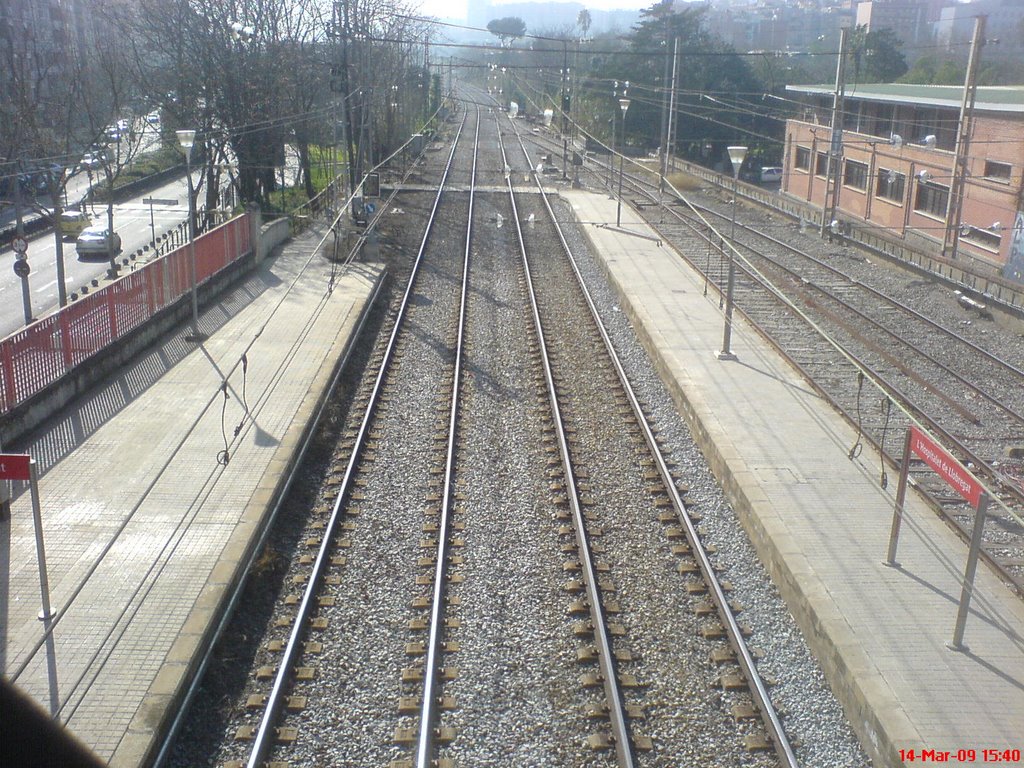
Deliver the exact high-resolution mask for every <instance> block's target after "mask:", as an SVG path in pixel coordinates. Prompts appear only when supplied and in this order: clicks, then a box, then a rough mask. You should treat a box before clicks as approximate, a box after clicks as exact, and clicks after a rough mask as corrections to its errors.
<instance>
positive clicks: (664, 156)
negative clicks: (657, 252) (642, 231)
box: [658, 30, 671, 192]
mask: <svg viewBox="0 0 1024 768" xmlns="http://www.w3.org/2000/svg"><path fill="white" fill-rule="evenodd" d="M661 44H662V45H664V46H665V68H664V72H665V74H663V75H662V77H661V178H660V179H659V180H658V192H662V191H663V190H664V188H665V176H666V175H667V173H668V100H669V96H668V73H669V67H670V65H671V62H670V60H669V56H670V54H669V52H668V30H666V31H665V39H664V40H662V42H661Z"/></svg>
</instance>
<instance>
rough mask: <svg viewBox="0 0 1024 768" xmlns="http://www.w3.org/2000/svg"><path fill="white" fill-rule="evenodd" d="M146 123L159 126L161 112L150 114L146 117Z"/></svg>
mask: <svg viewBox="0 0 1024 768" xmlns="http://www.w3.org/2000/svg"><path fill="white" fill-rule="evenodd" d="M146 122H147V123H149V124H150V125H159V124H160V113H159V112H150V113H149V114H148V115H146Z"/></svg>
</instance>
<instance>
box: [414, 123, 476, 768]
mask: <svg viewBox="0 0 1024 768" xmlns="http://www.w3.org/2000/svg"><path fill="white" fill-rule="evenodd" d="M479 149H480V108H479V107H478V108H477V110H476V133H475V134H474V136H473V167H472V170H471V171H470V177H469V214H468V216H467V224H466V248H465V253H464V254H463V262H462V287H461V292H460V295H459V324H458V329H457V332H456V337H455V361H454V366H453V375H452V394H451V407H450V409H449V411H448V445H447V448H446V453H445V465H444V488H443V492H442V495H441V521H440V526H439V528H438V534H437V561H436V562H435V564H434V586H433V595H432V598H431V605H430V635H429V637H428V639H427V658H426V662H425V665H424V673H423V700H422V702H421V708H420V730H419V734H418V736H417V739H416V765H417V767H418V768H431V766H432V765H434V764H435V760H434V742H435V737H436V735H437V733H436V730H435V727H434V726H435V725H436V723H437V718H438V713H439V711H440V704H441V702H440V698H439V697H438V695H437V693H436V689H437V688H438V687H439V686H438V673H439V671H440V670H439V668H438V663H439V659H440V657H441V652H442V649H441V644H442V636H443V634H444V609H445V592H446V589H445V588H446V586H447V584H448V577H447V573H448V550H449V548H450V547H449V541H448V530H449V523H450V520H449V518H450V517H451V509H452V484H453V476H454V474H455V443H456V439H457V436H458V432H457V429H456V427H457V424H458V417H459V385H460V383H461V372H462V347H463V342H464V338H465V330H466V309H467V303H468V295H469V251H470V247H471V245H472V241H473V201H474V197H475V195H476V190H475V186H476V163H477V156H478V152H479Z"/></svg>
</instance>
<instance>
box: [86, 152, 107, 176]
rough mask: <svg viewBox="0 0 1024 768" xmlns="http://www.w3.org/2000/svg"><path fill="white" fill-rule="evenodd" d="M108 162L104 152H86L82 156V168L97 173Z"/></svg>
mask: <svg viewBox="0 0 1024 768" xmlns="http://www.w3.org/2000/svg"><path fill="white" fill-rule="evenodd" d="M106 160H107V158H106V155H105V153H103V152H86V153H85V154H84V155H82V167H83V168H85V169H87V170H90V171H95V170H97V169H99V168H102V167H103V163H105V162H106Z"/></svg>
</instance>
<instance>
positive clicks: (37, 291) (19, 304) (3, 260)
mask: <svg viewBox="0 0 1024 768" xmlns="http://www.w3.org/2000/svg"><path fill="white" fill-rule="evenodd" d="M198 175H199V171H198V170H197V171H195V172H194V174H193V181H198ZM143 197H147V198H150V197H152V198H157V199H168V200H177V205H173V206H167V205H154V206H153V220H154V222H155V229H156V234H157V235H160V234H162V233H164V232H166V231H167V230H168V229H172V228H173V227H176V226H177V225H178V224H179V223H181V222H182V221H185V220H186V219H187V218H188V194H187V191H186V182H185V176H184V174H182V177H181V178H180V179H177V180H175V181H172V182H170V183H168V184H165V185H163V186H162V187H160V188H158V189H155V190H153V191H152V192H147V193H146V194H145V195H144V196H139V197H138V198H134V199H132V200H129V201H127V202H124V203H121V204H119V205H115V206H114V231H115V232H117V233H118V234H119V235H120V236H121V247H122V254H123V255H127V254H130V253H134V252H135V251H137V250H138V249H139V248H141V247H142V246H144V245H147V244H149V243H151V242H152V234H151V231H150V219H149V212H150V206H148V205H144V204H143V203H142V198H143ZM89 213H90V215H91V216H92V220H93V223H94V224H104V223H106V220H107V211H106V207H105V206H101V205H97V206H96V208H95V214H93V212H92V209H91V208H90V209H89ZM63 246H64V270H65V286H66V288H67V294H68V296H69V297H70V295H71V293H73V292H78V291H79V290H80V289H81V287H82V286H83V285H89V282H90V281H91V280H92V279H93V278H97V277H102V276H104V275H105V274H106V271H107V268H108V265H109V262H108V261H106V260H101V259H97V258H93V257H90V258H89V259H88V260H83V259H79V258H78V254H77V253H76V252H75V241H74V239H70V240H64V242H63ZM56 252H57V248H56V243H55V241H54V236H53V234H52V233H51V234H48V235H45V236H43V237H39V238H36V239H34V240H31V241H30V242H29V245H28V262H29V266H30V267H31V269H32V272H31V274H30V275H29V276H28V278H26V279H27V281H28V284H29V298H30V303H31V312H32V317H34V318H39V317H41V316H43V315H45V314H47V313H49V312H50V311H51V310H53V309H56V308H57V304H58V290H57V259H56ZM13 266H14V252H13V251H11V250H9V249H8V250H5V251H4V252H3V254H2V255H0V338H2V337H4V336H8V335H9V334H11V333H14V332H15V331H18V330H20V329H21V328H23V327H24V326H25V310H24V300H23V290H22V279H21V278H19V277H17V276H16V275H15V274H14V270H13Z"/></svg>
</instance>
